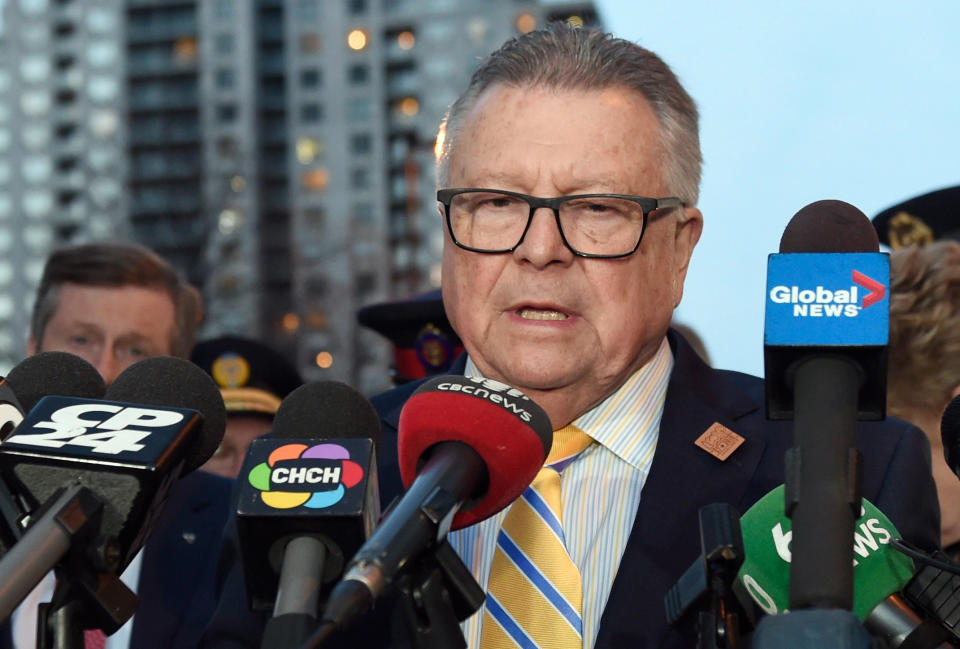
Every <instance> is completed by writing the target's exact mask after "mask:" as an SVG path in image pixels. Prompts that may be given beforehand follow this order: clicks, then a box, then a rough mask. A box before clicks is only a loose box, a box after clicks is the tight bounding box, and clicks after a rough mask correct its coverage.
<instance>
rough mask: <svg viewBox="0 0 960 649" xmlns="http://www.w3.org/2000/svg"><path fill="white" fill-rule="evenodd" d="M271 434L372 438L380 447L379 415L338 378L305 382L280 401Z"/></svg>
mask: <svg viewBox="0 0 960 649" xmlns="http://www.w3.org/2000/svg"><path fill="white" fill-rule="evenodd" d="M272 431H273V432H272V433H271V434H270V436H271V437H278V438H284V437H285V438H290V439H337V438H341V439H342V438H360V439H362V438H366V439H372V440H373V443H374V446H375V447H377V448H379V446H380V416H379V415H377V411H376V409H375V408H374V407H373V404H372V403H370V401H368V400H367V398H366V397H364V396H363V395H362V394H360V393H359V392H357V391H356V390H354V389H353V388H351V387H350V386H349V385H347V384H345V383H340V382H339V381H315V382H313V383H305V384H304V385H301V386H300V387H298V388H297V389H295V390H294V391H293V392H291V393H290V394H288V395H287V397H286V398H285V399H284V400H283V402H281V403H280V407H279V408H278V409H277V414H276V415H274V418H273V429H272Z"/></svg>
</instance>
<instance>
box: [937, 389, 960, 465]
mask: <svg viewBox="0 0 960 649" xmlns="http://www.w3.org/2000/svg"><path fill="white" fill-rule="evenodd" d="M940 439H941V441H942V442H943V457H944V459H945V460H946V461H947V466H949V467H950V469H951V470H952V471H953V472H954V473H955V474H956V475H957V477H958V478H960V396H956V397H954V398H953V399H952V400H951V401H950V403H948V404H947V407H946V408H944V410H943V415H941V416H940Z"/></svg>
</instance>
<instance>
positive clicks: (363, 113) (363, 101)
mask: <svg viewBox="0 0 960 649" xmlns="http://www.w3.org/2000/svg"><path fill="white" fill-rule="evenodd" d="M372 116H373V104H372V103H371V102H370V100H369V99H367V98H365V97H356V98H354V99H351V100H350V101H349V102H348V103H347V118H348V119H349V120H350V121H353V122H366V121H369V120H370V119H371V118H372Z"/></svg>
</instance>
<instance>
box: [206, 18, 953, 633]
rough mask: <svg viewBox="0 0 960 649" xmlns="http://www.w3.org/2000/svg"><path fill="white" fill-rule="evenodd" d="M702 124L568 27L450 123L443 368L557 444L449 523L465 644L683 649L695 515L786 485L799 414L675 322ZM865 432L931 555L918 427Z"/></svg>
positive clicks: (876, 486)
mask: <svg viewBox="0 0 960 649" xmlns="http://www.w3.org/2000/svg"><path fill="white" fill-rule="evenodd" d="M697 122H698V115H697V109H696V106H695V105H694V102H693V100H692V99H691V98H690V96H689V95H688V94H687V92H686V91H685V90H684V89H683V87H682V86H681V85H680V83H679V82H678V80H677V78H676V77H675V76H674V74H673V73H672V72H671V70H670V69H669V68H668V67H667V66H666V65H665V64H664V63H663V61H661V60H660V59H659V58H658V57H657V56H656V55H654V54H653V53H651V52H649V51H648V50H645V49H643V48H641V47H639V46H637V45H635V44H633V43H629V42H627V41H624V40H620V39H617V38H613V37H612V36H610V35H608V34H603V33H601V32H598V31H594V30H589V29H575V28H571V27H569V26H567V25H563V24H558V25H552V26H548V27H547V28H545V29H542V30H538V31H534V32H531V33H529V34H526V35H523V36H519V37H517V38H515V39H513V40H511V41H509V42H507V43H506V44H505V45H504V46H503V47H502V48H501V49H500V50H498V51H497V52H494V53H493V54H492V55H491V56H490V57H488V58H487V59H486V60H485V61H483V62H482V64H481V66H480V68H479V69H478V70H477V72H476V73H475V74H474V75H473V78H472V80H471V82H470V85H469V87H468V88H467V90H466V91H465V92H464V93H463V94H462V95H461V96H460V98H459V99H458V100H457V101H456V102H455V103H454V104H453V105H452V106H451V108H450V110H449V112H448V114H447V116H446V118H445V120H444V122H443V125H442V126H441V129H440V136H439V137H440V138H441V140H440V142H438V155H439V159H438V185H439V187H440V190H439V192H438V194H437V198H438V211H439V216H440V217H441V218H440V219H438V222H437V225H438V227H443V228H444V229H445V231H446V237H445V241H444V249H443V269H442V270H443V274H442V292H443V301H444V305H445V307H446V313H447V316H448V317H449V320H450V324H451V325H452V327H453V329H454V330H455V331H456V333H457V334H458V335H459V337H460V338H461V339H462V341H463V344H464V347H465V349H466V355H465V356H461V357H460V359H459V360H458V362H457V363H455V364H454V366H453V367H452V369H451V373H461V372H462V373H464V374H466V375H468V376H482V377H485V378H487V379H495V380H498V381H501V382H503V383H506V384H508V385H510V386H513V387H515V388H517V389H519V390H521V391H523V393H524V394H526V395H527V396H528V397H530V398H531V399H533V400H534V401H535V402H536V403H537V404H539V405H540V406H541V407H542V408H543V409H544V410H545V411H546V413H547V414H548V415H549V417H550V420H551V422H552V427H553V429H554V431H555V433H554V450H555V451H557V450H560V451H563V454H564V455H565V456H566V457H564V458H563V462H562V463H559V464H554V460H555V459H559V458H555V455H556V453H551V457H550V458H548V460H547V467H546V468H545V469H544V470H542V471H541V473H540V475H538V476H537V478H536V479H535V480H534V483H533V485H532V487H531V489H528V492H527V493H525V494H524V496H523V497H522V498H521V499H519V500H517V501H516V502H514V503H513V504H512V505H511V506H510V507H509V508H507V509H506V510H505V511H503V512H500V513H499V514H497V515H495V516H493V517H491V518H489V519H487V520H485V521H483V522H481V523H479V524H477V525H474V526H471V527H468V528H465V529H462V530H459V531H456V532H453V533H452V534H450V536H449V540H450V542H451V544H452V545H453V547H454V548H455V549H456V550H457V551H458V553H459V555H460V557H461V558H462V559H463V560H464V562H465V563H466V565H467V566H468V568H469V569H470V570H471V572H472V573H473V575H474V577H475V578H476V579H477V581H478V582H479V583H480V585H481V586H482V587H483V589H484V591H485V592H486V594H487V598H486V602H485V604H484V606H483V608H482V610H481V611H479V612H478V613H477V614H476V615H473V616H472V617H470V618H469V619H468V620H467V621H466V622H465V623H464V624H463V626H462V629H463V631H464V635H465V637H466V640H467V644H468V646H469V647H471V648H477V647H482V648H483V649H493V648H495V647H498V648H499V647H531V646H535V647H549V648H550V649H559V648H568V647H577V648H580V647H583V648H586V649H593V648H594V647H603V648H605V649H606V648H613V647H617V648H623V647H647V648H652V647H691V646H695V644H696V630H695V629H694V628H692V626H690V625H686V626H682V627H681V628H673V627H669V626H668V625H667V623H666V621H665V615H664V595H665V594H666V593H667V590H668V589H669V588H670V587H671V586H672V585H673V584H674V583H675V582H676V581H677V579H678V578H679V577H680V576H681V575H682V574H683V572H684V571H685V570H686V569H687V567H688V566H690V564H691V563H692V562H693V561H694V560H695V559H696V558H697V557H698V556H700V547H699V539H700V534H699V528H698V511H699V509H700V508H701V507H703V506H705V505H708V504H711V503H716V502H725V503H730V504H732V505H734V506H735V507H737V508H738V509H739V511H740V512H741V513H742V512H744V511H746V510H747V508H749V507H750V506H751V505H752V504H753V503H754V502H756V501H757V500H758V499H759V498H760V497H762V496H763V495H765V494H766V493H767V492H768V491H770V490H771V489H773V488H774V487H776V486H777V485H779V484H780V483H782V482H783V478H784V452H785V450H786V449H787V447H788V446H789V445H790V442H791V434H790V424H789V422H776V423H773V422H768V421H767V420H766V419H765V417H764V402H763V394H764V391H763V383H762V381H761V380H760V379H757V378H754V377H750V376H746V375H743V374H738V373H734V372H724V371H717V370H713V369H711V368H710V367H708V366H707V365H706V364H704V363H703V361H702V360H700V358H699V357H698V356H697V354H696V353H695V352H694V351H693V350H692V349H691V348H690V346H689V345H688V344H687V343H686V342H685V341H684V340H683V338H682V337H681V336H679V335H678V334H677V333H676V332H674V331H673V330H670V329H669V323H670V319H671V316H672V314H673V310H674V308H675V307H676V306H677V305H678V304H679V303H680V299H681V296H682V294H683V283H684V279H685V277H686V273H687V269H688V266H689V263H690V259H691V254H692V252H693V249H694V246H695V245H696V243H697V240H698V239H699V237H700V232H701V228H702V224H703V218H702V216H701V213H700V210H699V209H697V207H696V205H697V199H698V191H699V182H700V167H701V155H700V145H699V135H698V125H697ZM729 207H730V209H740V208H743V207H744V206H729ZM718 226H720V227H722V221H718ZM757 344H758V345H759V344H760V341H757ZM417 387H419V383H412V384H408V385H405V386H402V387H399V388H396V389H394V390H392V391H390V392H386V393H384V394H382V395H380V396H378V397H375V398H374V400H373V402H374V404H375V405H376V407H377V409H378V411H379V412H380V413H381V417H382V424H383V430H384V439H383V445H382V446H381V453H382V455H383V460H382V461H381V466H380V469H381V473H380V478H381V489H382V500H383V501H384V502H389V501H390V500H391V498H392V497H393V495H395V494H396V493H398V492H399V491H400V490H401V487H400V481H399V476H398V475H397V469H396V458H395V457H394V455H395V452H394V453H391V451H390V448H391V445H395V443H396V441H395V440H396V431H397V425H398V418H399V414H400V411H401V408H402V406H403V404H404V403H405V401H406V400H407V399H408V398H409V396H410V395H411V394H412V393H413V391H414V390H416V389H417ZM437 416H438V418H439V417H443V413H437ZM867 428H868V427H867V426H864V427H863V428H862V430H861V431H860V433H861V434H865V433H866V431H867ZM869 435H870V442H869V444H863V445H862V448H863V452H864V456H865V461H864V472H863V487H864V488H863V494H864V497H866V498H868V499H870V500H871V501H872V502H874V503H875V504H876V505H877V506H878V507H879V508H880V509H881V510H883V511H884V512H885V513H886V514H887V515H888V516H889V517H890V519H891V520H892V521H893V522H894V523H895V524H896V526H897V527H898V529H899V530H900V532H901V533H902V534H903V536H904V537H906V538H908V539H910V540H912V541H913V542H915V543H917V544H919V545H921V546H923V547H926V548H928V549H932V548H934V547H935V546H936V543H937V541H936V538H937V536H936V535H937V532H938V527H937V512H936V507H935V505H931V503H935V502H936V501H935V500H934V497H935V494H934V487H933V483H932V481H931V480H930V476H929V456H928V453H929V451H928V449H927V447H926V446H925V441H924V439H923V436H922V434H921V433H920V432H919V431H918V430H916V429H915V428H910V427H908V426H906V425H902V424H893V425H891V424H886V423H885V424H877V425H872V426H870V427H869ZM861 439H865V438H861ZM718 442H720V443H718ZM551 467H552V469H551ZM541 477H542V478H543V479H542V480H541ZM541 487H543V488H542V489H541ZM533 510H537V513H538V518H539V520H534V518H537V517H532V516H531V515H530V514H531V512H532V511H533ZM546 510H549V511H546ZM544 522H546V523H549V524H550V525H552V529H548V528H547V527H546V526H545V525H544V524H543V523H544ZM541 532H543V535H541ZM548 545H549V546H550V547H549V550H548ZM558 545H559V546H560V547H559V548H558V547H557V546H558ZM557 550H559V554H558V553H557ZM548 551H549V553H550V554H549V558H550V560H551V563H550V566H546V565H542V562H541V560H542V559H544V558H547V553H548ZM564 555H565V556H564ZM383 611H384V607H383V606H380V607H378V608H377V609H375V611H374V613H373V615H374V616H378V617H379V618H380V619H381V620H382V619H383V618H384V617H385V614H384V613H383ZM357 626H358V627H359V630H358V631H357V633H358V635H359V634H360V633H365V634H368V635H367V636H366V637H364V638H354V639H353V642H352V644H353V646H366V647H372V646H386V645H392V646H406V645H405V643H404V641H403V640H402V639H401V638H400V637H399V636H397V635H396V633H395V632H393V631H391V630H390V627H389V625H387V624H384V623H382V622H380V623H369V624H359V625H357ZM396 628H397V627H394V629H396ZM388 635H389V636H390V637H387V636H388ZM373 636H377V637H373ZM208 646H217V647H227V646H244V645H243V643H242V642H241V643H239V645H233V644H215V643H214V644H211V645H208ZM251 646H252V645H251Z"/></svg>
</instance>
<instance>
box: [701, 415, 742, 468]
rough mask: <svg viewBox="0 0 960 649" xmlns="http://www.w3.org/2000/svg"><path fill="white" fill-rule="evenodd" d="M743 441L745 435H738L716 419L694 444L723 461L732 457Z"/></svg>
mask: <svg viewBox="0 0 960 649" xmlns="http://www.w3.org/2000/svg"><path fill="white" fill-rule="evenodd" d="M743 442H744V438H743V437H741V436H740V435H737V434H736V433H735V432H733V431H732V430H730V429H729V428H727V427H726V426H724V425H723V424H721V423H720V422H717V421H715V422H713V423H712V424H711V425H710V428H708V429H707V430H705V431H704V432H703V435H701V436H700V437H698V438H697V441H696V442H694V444H696V445H697V446H699V447H700V448H702V449H703V450H705V451H706V452H707V453H709V454H710V455H712V456H713V457H715V458H717V459H718V460H720V461H721V462H723V461H724V460H726V459H727V458H728V457H730V456H731V455H732V454H733V452H734V451H735V450H737V449H738V448H739V447H740V445H741V444H743Z"/></svg>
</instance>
